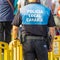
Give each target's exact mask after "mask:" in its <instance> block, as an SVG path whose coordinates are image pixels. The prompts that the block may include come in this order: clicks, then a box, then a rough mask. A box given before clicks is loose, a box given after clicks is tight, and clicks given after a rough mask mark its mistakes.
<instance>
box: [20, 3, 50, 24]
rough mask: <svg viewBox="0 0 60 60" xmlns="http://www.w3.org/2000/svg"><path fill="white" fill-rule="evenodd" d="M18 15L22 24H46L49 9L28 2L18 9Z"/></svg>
mask: <svg viewBox="0 0 60 60" xmlns="http://www.w3.org/2000/svg"><path fill="white" fill-rule="evenodd" d="M20 15H21V16H22V24H24V25H47V24H48V19H49V15H50V10H49V9H48V8H46V7H44V6H43V5H40V4H29V5H27V6H25V7H23V8H22V9H21V10H20Z"/></svg>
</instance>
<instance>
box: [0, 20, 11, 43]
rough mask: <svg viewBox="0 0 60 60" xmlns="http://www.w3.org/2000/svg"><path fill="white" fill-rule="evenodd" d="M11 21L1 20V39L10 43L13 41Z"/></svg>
mask: <svg viewBox="0 0 60 60" xmlns="http://www.w3.org/2000/svg"><path fill="white" fill-rule="evenodd" d="M11 28H12V25H11V22H10V21H8V22H0V41H3V42H7V43H9V42H10V41H11Z"/></svg>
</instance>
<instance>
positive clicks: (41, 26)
mask: <svg viewBox="0 0 60 60" xmlns="http://www.w3.org/2000/svg"><path fill="white" fill-rule="evenodd" d="M28 2H29V3H28V5H26V6H24V7H22V8H21V9H20V14H19V15H18V16H17V19H18V20H17V19H14V20H13V22H12V25H13V34H14V36H13V37H14V39H15V38H17V35H16V32H17V31H18V27H19V25H20V24H21V23H22V36H23V35H24V36H23V40H24V43H23V48H24V59H25V60H35V57H37V59H38V60H48V56H47V55H48V49H47V45H46V37H47V35H48V27H50V28H49V33H50V35H51V36H52V37H53V36H54V26H55V23H54V19H53V16H52V14H51V11H50V9H49V8H46V7H44V6H43V5H41V4H40V3H39V2H38V0H28ZM51 45H52V42H51ZM50 47H51V46H50ZM50 50H51V49H50Z"/></svg>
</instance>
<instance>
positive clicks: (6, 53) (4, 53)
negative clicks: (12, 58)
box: [0, 42, 9, 60]
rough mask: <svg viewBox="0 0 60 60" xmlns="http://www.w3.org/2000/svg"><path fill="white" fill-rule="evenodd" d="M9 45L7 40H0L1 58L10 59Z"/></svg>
mask: <svg viewBox="0 0 60 60" xmlns="http://www.w3.org/2000/svg"><path fill="white" fill-rule="evenodd" d="M8 49H9V47H8V44H7V43H5V42H0V60H9V51H8Z"/></svg>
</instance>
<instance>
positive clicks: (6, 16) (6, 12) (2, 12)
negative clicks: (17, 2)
mask: <svg viewBox="0 0 60 60" xmlns="http://www.w3.org/2000/svg"><path fill="white" fill-rule="evenodd" d="M10 1H11V3H12V4H13V3H14V1H13V0H10ZM13 17H14V15H13V10H12V8H11V6H10V5H9V3H8V2H7V0H0V21H1V22H2V21H12V20H13Z"/></svg>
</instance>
